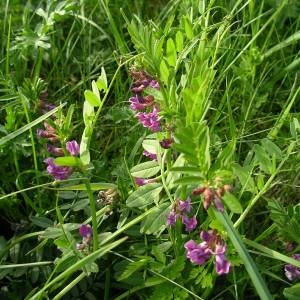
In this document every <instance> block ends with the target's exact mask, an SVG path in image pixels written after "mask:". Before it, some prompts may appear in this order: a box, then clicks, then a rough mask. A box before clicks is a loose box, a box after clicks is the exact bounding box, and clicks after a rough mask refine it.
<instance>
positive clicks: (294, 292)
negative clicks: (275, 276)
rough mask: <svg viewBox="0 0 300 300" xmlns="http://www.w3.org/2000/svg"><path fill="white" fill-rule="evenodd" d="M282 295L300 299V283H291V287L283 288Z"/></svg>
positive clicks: (292, 299) (294, 299)
mask: <svg viewBox="0 0 300 300" xmlns="http://www.w3.org/2000/svg"><path fill="white" fill-rule="evenodd" d="M283 295H284V297H286V298H287V299H288V300H300V283H297V284H295V285H293V286H292V287H289V288H285V289H284V290H283Z"/></svg>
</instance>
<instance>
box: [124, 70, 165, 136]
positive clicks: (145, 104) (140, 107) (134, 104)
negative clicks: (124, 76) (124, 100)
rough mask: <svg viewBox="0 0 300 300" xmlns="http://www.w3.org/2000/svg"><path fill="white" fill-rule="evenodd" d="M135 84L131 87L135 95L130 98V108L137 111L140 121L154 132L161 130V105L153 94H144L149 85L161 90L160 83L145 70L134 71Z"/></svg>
mask: <svg viewBox="0 0 300 300" xmlns="http://www.w3.org/2000/svg"><path fill="white" fill-rule="evenodd" d="M131 75H132V77H133V80H134V81H133V85H132V88H131V91H132V93H134V96H133V97H131V98H130V99H129V103H130V108H131V109H132V110H133V111H134V112H135V113H136V117H137V118H138V120H139V122H140V123H141V124H142V125H143V126H144V127H146V128H149V129H150V130H151V131H152V132H158V131H160V130H161V126H160V121H159V117H158V113H159V106H158V104H157V103H155V99H154V97H153V96H152V95H145V96H144V95H143V92H144V90H145V89H146V88H147V87H152V88H154V89H156V90H159V89H160V87H159V84H158V82H157V81H156V80H154V79H153V78H152V77H151V76H150V75H149V74H147V73H146V72H145V71H132V72H131Z"/></svg>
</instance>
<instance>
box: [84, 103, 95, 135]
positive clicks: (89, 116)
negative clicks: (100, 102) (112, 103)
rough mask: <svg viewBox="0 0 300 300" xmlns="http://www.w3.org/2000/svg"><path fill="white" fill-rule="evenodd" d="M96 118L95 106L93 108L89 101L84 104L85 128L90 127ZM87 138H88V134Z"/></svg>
mask: <svg viewBox="0 0 300 300" xmlns="http://www.w3.org/2000/svg"><path fill="white" fill-rule="evenodd" d="M94 117H95V111H94V106H92V105H91V104H90V103H89V102H88V101H84V103H83V122H84V125H85V126H90V125H91V123H92V122H93V120H94ZM86 136H88V135H87V134H86Z"/></svg>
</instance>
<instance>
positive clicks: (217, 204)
mask: <svg viewBox="0 0 300 300" xmlns="http://www.w3.org/2000/svg"><path fill="white" fill-rule="evenodd" d="M213 202H214V204H215V207H216V209H217V210H218V211H219V212H221V213H223V212H224V205H223V203H222V201H221V199H220V198H219V197H218V196H216V195H215V197H214V199H213Z"/></svg>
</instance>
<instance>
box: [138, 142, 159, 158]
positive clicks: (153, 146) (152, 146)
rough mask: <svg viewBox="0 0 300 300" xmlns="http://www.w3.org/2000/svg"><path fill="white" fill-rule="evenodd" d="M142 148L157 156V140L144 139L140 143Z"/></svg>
mask: <svg viewBox="0 0 300 300" xmlns="http://www.w3.org/2000/svg"><path fill="white" fill-rule="evenodd" d="M142 146H143V148H144V149H145V150H146V151H148V152H150V153H153V154H156V155H157V154H158V149H159V147H160V145H159V142H158V140H157V139H145V140H144V141H143V143H142Z"/></svg>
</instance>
